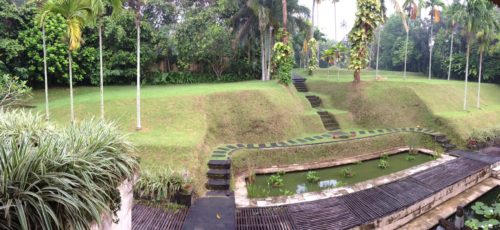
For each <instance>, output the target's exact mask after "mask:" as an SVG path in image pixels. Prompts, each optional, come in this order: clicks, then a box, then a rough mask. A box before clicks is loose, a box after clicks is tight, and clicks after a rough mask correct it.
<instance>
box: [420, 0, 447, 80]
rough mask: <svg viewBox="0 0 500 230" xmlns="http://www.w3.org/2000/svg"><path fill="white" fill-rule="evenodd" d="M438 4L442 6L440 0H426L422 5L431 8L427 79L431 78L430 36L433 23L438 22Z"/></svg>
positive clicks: (432, 43) (432, 41) (431, 42)
mask: <svg viewBox="0 0 500 230" xmlns="http://www.w3.org/2000/svg"><path fill="white" fill-rule="evenodd" d="M438 6H441V7H444V3H443V1H442V0H428V1H427V2H425V3H424V7H426V8H431V11H430V15H431V28H430V36H429V80H430V79H431V71H432V48H433V47H434V40H433V38H432V36H433V35H432V34H433V29H434V23H438V22H439V19H440V16H439V10H438V9H437V7H438Z"/></svg>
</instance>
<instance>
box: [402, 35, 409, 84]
mask: <svg viewBox="0 0 500 230" xmlns="http://www.w3.org/2000/svg"><path fill="white" fill-rule="evenodd" d="M409 34H410V31H406V43H405V65H404V70H403V79H405V80H406V65H407V62H408V37H409Z"/></svg>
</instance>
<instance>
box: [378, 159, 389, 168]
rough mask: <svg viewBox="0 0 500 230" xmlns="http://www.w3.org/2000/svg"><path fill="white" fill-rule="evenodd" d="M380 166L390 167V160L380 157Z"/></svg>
mask: <svg viewBox="0 0 500 230" xmlns="http://www.w3.org/2000/svg"><path fill="white" fill-rule="evenodd" d="M378 167H379V168H381V169H386V168H387V167H389V161H387V160H384V159H380V160H379V161H378Z"/></svg>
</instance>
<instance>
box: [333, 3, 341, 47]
mask: <svg viewBox="0 0 500 230" xmlns="http://www.w3.org/2000/svg"><path fill="white" fill-rule="evenodd" d="M337 2H340V0H332V3H333V17H334V18H333V23H334V25H335V36H334V37H335V41H336V42H338V40H337Z"/></svg>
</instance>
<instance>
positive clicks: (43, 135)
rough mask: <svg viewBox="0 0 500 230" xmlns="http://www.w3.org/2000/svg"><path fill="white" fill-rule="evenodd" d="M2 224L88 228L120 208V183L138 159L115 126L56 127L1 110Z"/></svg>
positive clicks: (90, 123) (128, 176)
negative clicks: (103, 216)
mask: <svg viewBox="0 0 500 230" xmlns="http://www.w3.org/2000/svg"><path fill="white" fill-rule="evenodd" d="M0 139H1V140H2V141H1V142H0V171H1V172H2V180H0V194H1V196H0V206H2V207H3V208H2V209H0V215H1V216H2V217H4V218H1V219H0V228H2V229H37V228H43V229H88V228H89V227H90V224H91V223H92V222H97V223H99V222H100V220H101V216H102V214H104V213H108V214H114V215H116V212H117V211H118V210H119V209H120V196H119V192H118V190H117V187H118V185H119V184H120V183H121V182H122V181H123V180H124V179H131V178H132V177H133V176H134V174H135V172H136V170H137V168H138V162H137V161H136V160H135V158H133V157H131V156H129V155H128V154H129V153H131V152H132V151H133V148H132V146H131V145H130V144H129V143H128V142H127V141H126V139H125V138H124V136H123V135H122V134H120V133H118V132H117V130H116V128H115V127H114V125H112V124H108V123H105V122H96V121H86V122H82V123H79V124H77V125H73V126H70V127H68V128H64V129H56V128H55V127H54V126H52V125H51V124H49V123H47V122H46V121H45V119H44V118H42V117H41V116H37V115H32V114H30V113H26V112H21V111H13V112H8V113H7V112H2V111H0Z"/></svg>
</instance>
